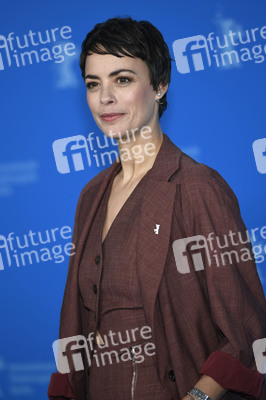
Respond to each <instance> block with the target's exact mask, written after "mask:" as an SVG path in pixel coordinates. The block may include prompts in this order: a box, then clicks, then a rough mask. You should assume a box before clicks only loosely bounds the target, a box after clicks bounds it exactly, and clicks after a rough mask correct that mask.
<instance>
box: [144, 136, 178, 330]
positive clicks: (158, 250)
mask: <svg viewBox="0 0 266 400" xmlns="http://www.w3.org/2000/svg"><path fill="white" fill-rule="evenodd" d="M180 156H181V150H180V149H179V148H178V147H176V146H175V145H174V144H173V143H172V142H171V140H170V139H169V138H168V136H166V135H164V139H163V143H162V146H161V149H160V150H159V153H158V155H157V157H156V160H155V162H154V165H153V167H152V169H151V170H150V171H149V172H148V178H149V179H147V184H146V190H145V194H144V198H143V202H142V208H141V215H140V228H139V239H138V249H137V273H138V278H139V285H140V289H141V294H142V298H143V306H144V310H145V314H146V318H147V323H148V324H149V326H150V327H151V328H152V332H154V306H155V300H156V296H157V292H158V289H159V285H160V281H161V278H162V274H163V270H164V266H165V262H166V257H167V253H168V250H169V241H170V232H171V224H172V214H173V207H174V201H175V194H176V188H177V185H176V183H172V182H170V178H171V176H172V175H173V174H174V173H175V172H176V171H177V170H178V169H179V164H180Z"/></svg>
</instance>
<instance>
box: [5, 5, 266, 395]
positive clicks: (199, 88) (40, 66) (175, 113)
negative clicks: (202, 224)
mask: <svg viewBox="0 0 266 400" xmlns="http://www.w3.org/2000/svg"><path fill="white" fill-rule="evenodd" d="M125 15H130V16H131V17H132V18H135V19H138V20H140V19H147V20H149V21H151V22H152V23H153V24H154V25H155V26H156V27H157V28H158V29H159V30H160V31H161V32H162V34H163V35H164V38H165V41H166V42H167V44H168V46H169V48H170V52H171V56H172V58H173V59H174V54H173V49H172V43H173V42H174V41H175V40H176V39H180V38H186V37H190V36H194V35H204V36H208V34H209V33H210V32H214V33H215V34H217V35H221V34H222V33H223V32H228V30H229V29H232V30H234V31H239V30H243V31H244V30H246V29H252V28H255V27H262V26H264V25H265V24H266V23H265V15H266V4H265V1H262V0H257V1H256V2H252V1H247V0H242V1H241V2H240V1H236V0H232V1H230V3H229V2H222V1H221V2H220V1H214V0H208V1H205V2H204V3H202V2H199V1H196V0H193V1H191V0H182V1H181V0H174V1H172V0H166V1H164V2H162V1H161V0H145V1H142V0H135V1H134V2H128V3H126V2H125V1H113V2H109V1H106V0H103V1H101V2H97V3H96V2H92V1H90V2H89V1H85V0H82V1H76V2H75V3H74V2H73V1H69V0H64V1H62V0H55V1H54V0H53V1H52V0H47V1H45V2H41V3H39V2H38V3H37V2H34V1H24V2H21V1H18V0H16V1H12V2H4V3H2V4H1V13H0V35H4V36H5V37H7V36H8V34H9V33H10V32H14V36H23V34H26V33H27V32H28V31H29V30H30V29H31V30H32V31H34V32H37V31H41V32H44V31H45V30H46V29H48V30H49V29H52V28H55V27H62V26H65V25H67V26H70V27H71V29H72V33H71V35H72V37H71V38H70V39H69V40H66V42H72V43H74V44H75V46H76V55H74V56H65V61H64V62H62V63H55V62H54V61H48V62H40V63H33V64H32V65H25V66H24V67H23V66H21V67H19V68H18V67H16V65H15V63H14V60H12V63H11V65H10V66H8V65H7V62H6V61H7V60H6V58H5V56H4V52H3V49H0V54H2V57H3V63H4V65H5V68H4V70H1V71H0V96H1V108H0V110H1V120H0V121H1V122H0V132H1V136H0V210H1V211H0V218H1V219H0V235H3V236H5V237H7V236H8V234H9V233H10V232H14V234H15V235H17V236H20V235H21V236H23V234H26V233H27V232H29V230H30V229H31V230H32V231H35V232H37V231H41V232H45V230H46V229H51V228H55V227H62V226H66V225H67V226H71V227H73V220H74V212H75V207H76V203H77V200H78V196H79V193H80V191H81V189H82V188H83V186H84V185H85V184H86V183H87V182H88V181H89V180H90V179H91V178H92V177H94V176H95V175H96V174H97V173H98V172H99V171H100V170H101V168H97V167H96V166H95V164H93V165H91V167H89V168H85V169H84V170H83V171H76V172H75V171H73V172H71V173H69V174H60V173H59V172H58V171H57V169H56V164H55V159H54V154H53V150H52V143H53V142H54V141H55V140H57V139H60V138H66V137H70V136H75V135H79V134H81V135H84V136H86V135H87V134H88V133H89V132H92V131H93V132H95V133H97V135H100V132H99V130H98V128H97V126H96V125H95V123H94V121H93V119H92V117H91V115H90V112H89V109H88V107H87V103H86V90H85V85H84V83H83V81H82V78H81V74H80V70H79V65H78V57H79V52H80V46H81V42H82V40H83V39H84V37H85V35H86V34H87V32H88V31H89V30H91V29H92V28H93V26H94V25H95V24H96V23H97V22H102V21H104V20H106V19H108V18H111V17H114V16H125ZM61 41H62V42H64V40H61ZM260 43H261V44H264V45H265V40H264V41H263V39H260ZM54 44H58V43H54ZM51 46H52V44H51V43H50V44H48V45H47V46H46V45H43V47H49V48H51ZM246 47H248V46H246ZM249 47H250V46H249ZM33 49H34V48H33V46H32V47H31V49H30V50H33ZM265 83H266V74H265V62H262V63H254V62H253V61H249V62H245V63H241V64H238V65H235V64H233V65H231V66H229V67H227V68H217V67H215V66H213V65H212V66H211V67H206V68H205V69H204V70H202V71H198V72H191V73H188V74H180V73H179V72H178V71H177V68H176V65H175V62H173V63H172V79H171V85H170V89H169V92H168V103H169V106H168V109H167V111H166V112H165V114H164V116H163V117H162V119H161V126H162V130H163V132H165V133H167V134H168V136H169V137H170V138H171V139H172V140H173V141H174V143H175V144H176V145H177V146H179V147H180V148H181V149H182V150H184V151H185V152H187V153H188V154H190V155H191V156H192V157H194V158H195V159H196V160H198V161H200V162H202V163H204V164H207V165H209V166H211V167H212V168H214V169H216V170H217V171H219V173H220V174H221V175H222V176H223V177H224V178H225V179H226V180H227V182H228V183H229V184H230V186H231V187H232V189H233V190H234V192H235V193H236V195H237V197H238V200H239V203H240V208H241V212H242V216H243V219H244V221H245V223H246V225H247V228H248V229H252V228H256V227H259V228H261V227H262V226H264V225H266V212H265V194H266V185H265V182H266V181H265V180H266V175H265V174H260V173H259V172H258V171H257V169H256V164H255V159H254V155H253V151H252V143H253V141H254V140H257V139H260V138H264V137H265V95H266V91H265ZM107 166H108V165H107ZM70 241H71V239H70V240H64V239H62V238H61V239H60V240H59V241H58V242H57V244H63V245H64V244H65V243H67V242H70ZM260 242H261V244H262V245H264V246H265V244H266V240H264V239H261V240H260ZM256 244H257V243H256ZM50 247H51V246H50ZM30 250H32V248H31V249H30ZM2 254H4V253H3V252H2ZM3 262H4V264H5V269H4V270H1V271H0V299H1V305H2V306H1V322H0V324H1V329H0V335H1V340H0V399H1V398H3V399H5V400H11V399H12V400H13V399H15V398H16V399H17V398H19V399H28V400H31V399H32V400H33V399H34V400H36V399H45V398H47V396H46V392H47V387H48V384H49V380H50V374H51V372H53V371H55V369H56V367H55V362H54V356H53V352H52V342H53V341H54V340H56V339H57V337H58V329H59V314H60V308H61V303H62V297H63V292H64V286H65V280H66V275H67V268H68V259H67V258H66V259H65V261H64V262H62V263H55V262H54V261H47V262H40V263H32V264H31V265H25V266H21V267H17V266H16V265H15V264H14V263H12V265H11V266H10V267H8V266H6V259H5V256H4V255H3ZM257 266H258V271H259V274H260V277H261V280H262V283H263V285H264V289H266V272H265V266H266V263H265V262H262V263H259V264H258V265H257Z"/></svg>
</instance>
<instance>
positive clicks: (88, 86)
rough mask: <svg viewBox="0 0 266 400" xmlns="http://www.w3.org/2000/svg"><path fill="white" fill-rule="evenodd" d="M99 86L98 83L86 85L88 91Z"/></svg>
mask: <svg viewBox="0 0 266 400" xmlns="http://www.w3.org/2000/svg"><path fill="white" fill-rule="evenodd" d="M97 85H98V83H97V82H88V83H87V84H86V86H87V89H89V90H90V89H93V88H95V87H96V86H97Z"/></svg>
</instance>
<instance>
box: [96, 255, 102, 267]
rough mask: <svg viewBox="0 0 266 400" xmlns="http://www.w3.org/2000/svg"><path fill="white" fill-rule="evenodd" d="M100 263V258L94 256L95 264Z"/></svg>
mask: <svg viewBox="0 0 266 400" xmlns="http://www.w3.org/2000/svg"><path fill="white" fill-rule="evenodd" d="M100 261H101V257H100V256H96V257H95V264H97V265H98V264H100Z"/></svg>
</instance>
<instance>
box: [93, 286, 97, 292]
mask: <svg viewBox="0 0 266 400" xmlns="http://www.w3.org/2000/svg"><path fill="white" fill-rule="evenodd" d="M93 291H94V293H95V294H96V293H97V286H96V285H93Z"/></svg>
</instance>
